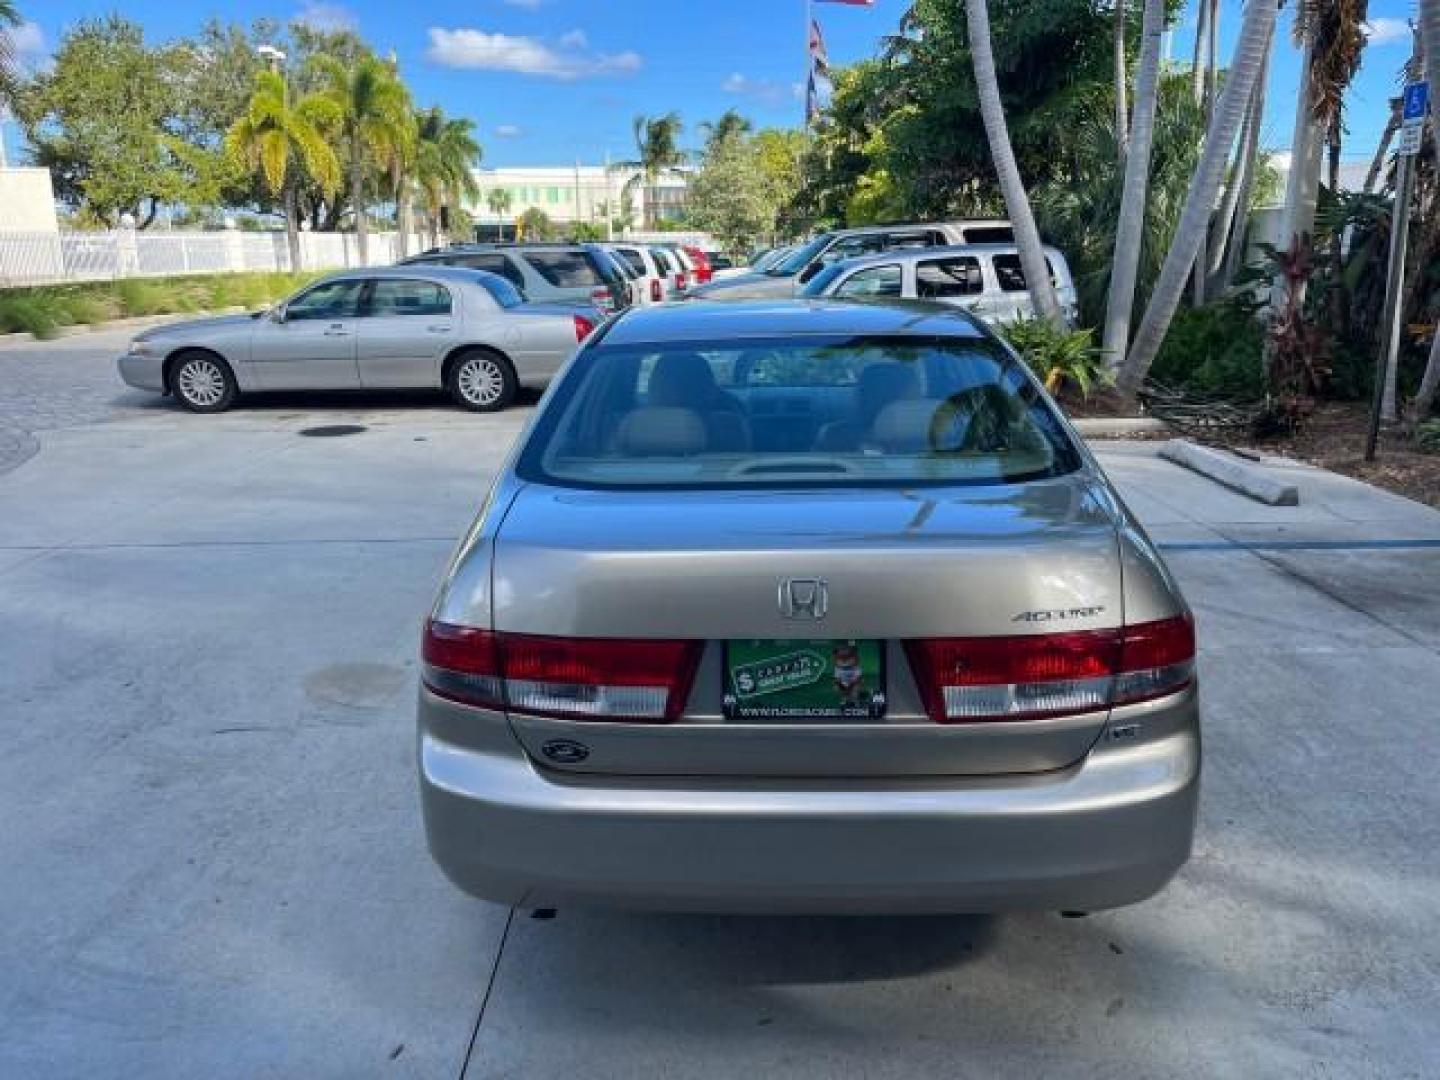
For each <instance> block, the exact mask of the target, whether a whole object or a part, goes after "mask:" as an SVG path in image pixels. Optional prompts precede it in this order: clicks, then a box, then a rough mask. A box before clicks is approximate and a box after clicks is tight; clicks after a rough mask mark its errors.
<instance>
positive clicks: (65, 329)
mask: <svg viewBox="0 0 1440 1080" xmlns="http://www.w3.org/2000/svg"><path fill="white" fill-rule="evenodd" d="M249 310H251V309H250V308H246V307H224V308H217V309H216V310H214V311H172V312H170V313H168V314H166V315H130V316H128V317H126V318H124V319H109V320H107V321H106V322H98V323H75V324H73V325H71V326H57V327H56V328H55V330H54V332H53V333H51V334H50V335H49V336H48V337H36V336H35V335H34V334H29V333H23V332H22V333H17V334H0V345H28V344H31V343H32V342H36V341H56V340H58V339H59V338H68V337H75V336H76V335H77V334H92V333H94V334H99V333H103V332H104V331H106V330H130V329H144V328H145V327H147V326H160V325H162V324H164V323H170V322H180V321H182V320H184V319H208V318H212V317H214V316H216V315H243V314H245V313H246V312H247V311H249Z"/></svg>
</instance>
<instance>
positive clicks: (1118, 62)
mask: <svg viewBox="0 0 1440 1080" xmlns="http://www.w3.org/2000/svg"><path fill="white" fill-rule="evenodd" d="M1129 38H1130V23H1129V14H1128V12H1127V11H1126V8H1125V0H1115V141H1116V142H1118V143H1119V144H1120V152H1121V154H1122V155H1123V154H1125V153H1128V152H1129V151H1128V147H1129V145H1130V105H1129V103H1128V102H1127V101H1126V100H1125V98H1126V90H1127V87H1128V85H1129V82H1130V65H1129V60H1128V58H1127V57H1126V50H1125V47H1126V44H1127V42H1128V41H1129Z"/></svg>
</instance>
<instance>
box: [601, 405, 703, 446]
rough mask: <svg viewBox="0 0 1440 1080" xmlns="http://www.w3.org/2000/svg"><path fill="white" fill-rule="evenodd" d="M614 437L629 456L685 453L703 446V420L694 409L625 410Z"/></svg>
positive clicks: (662, 406) (665, 407)
mask: <svg viewBox="0 0 1440 1080" xmlns="http://www.w3.org/2000/svg"><path fill="white" fill-rule="evenodd" d="M615 440H616V443H617V444H618V446H619V450H620V453H622V454H625V455H626V456H628V457H685V456H686V455H689V454H698V453H700V452H701V451H703V450H704V449H705V441H706V440H705V422H704V421H703V420H701V419H700V414H699V413H697V412H695V410H693V409H678V408H672V407H670V406H664V405H653V406H647V407H646V408H642V409H635V410H633V411H631V412H628V413H626V414H625V418H624V419H623V420H621V421H620V428H619V430H618V431H617V432H616V435H615Z"/></svg>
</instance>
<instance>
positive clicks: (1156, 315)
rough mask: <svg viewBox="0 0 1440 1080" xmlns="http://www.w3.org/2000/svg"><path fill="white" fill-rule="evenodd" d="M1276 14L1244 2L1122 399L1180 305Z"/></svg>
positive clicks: (1263, 3) (1129, 361)
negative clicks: (1232, 49) (1232, 52)
mask: <svg viewBox="0 0 1440 1080" xmlns="http://www.w3.org/2000/svg"><path fill="white" fill-rule="evenodd" d="M1277 10H1278V9H1277V6H1276V4H1275V3H1274V0H1249V3H1248V4H1247V5H1246V8H1245V16H1244V20H1243V22H1242V24H1241V27H1240V37H1239V40H1238V42H1237V43H1236V46H1235V57H1234V60H1233V61H1232V63H1231V65H1230V71H1229V75H1228V77H1227V78H1226V80H1225V87H1224V89H1223V90H1222V91H1221V93H1220V99H1219V101H1218V102H1217V104H1216V107H1215V110H1214V112H1213V114H1212V116H1211V118H1210V124H1209V128H1208V130H1207V131H1206V135H1205V146H1204V149H1203V150H1202V152H1201V156H1200V164H1199V167H1198V168H1197V169H1196V170H1195V176H1194V178H1193V179H1192V181H1191V183H1190V188H1189V191H1188V192H1187V193H1186V196H1185V207H1184V209H1183V210H1182V211H1181V214H1180V221H1179V223H1178V225H1177V226H1176V230H1175V238H1174V242H1173V243H1172V244H1171V246H1170V250H1169V252H1168V253H1167V254H1166V256H1165V262H1164V264H1163V265H1162V267H1161V269H1160V275H1159V277H1158V279H1157V280H1156V283H1155V288H1154V290H1153V291H1152V292H1151V294H1150V301H1149V303H1148V304H1147V305H1146V307H1145V314H1144V316H1143V317H1142V318H1141V320H1140V327H1139V329H1138V330H1137V331H1136V333H1135V339H1134V341H1133V342H1132V343H1131V347H1130V351H1129V353H1128V354H1127V355H1126V357H1125V362H1124V364H1123V365H1122V366H1121V368H1120V372H1119V375H1118V377H1117V379H1116V385H1117V387H1118V388H1119V390H1120V392H1121V394H1122V395H1124V396H1126V397H1134V395H1135V393H1136V392H1137V391H1138V390H1139V389H1140V385H1141V383H1143V382H1144V380H1145V375H1146V373H1147V372H1148V371H1149V370H1150V364H1151V363H1152V362H1153V361H1154V359H1155V353H1156V351H1157V350H1158V349H1159V347H1160V342H1161V341H1162V340H1163V339H1164V337H1165V331H1166V329H1167V328H1168V327H1169V325H1170V320H1171V318H1172V317H1173V316H1174V314H1175V308H1176V306H1177V305H1178V304H1179V302H1180V294H1181V292H1182V291H1183V290H1184V288H1185V281H1186V278H1188V277H1189V276H1190V269H1191V267H1192V266H1193V265H1194V262H1195V256H1196V254H1197V253H1198V252H1199V249H1200V243H1201V240H1203V239H1204V236H1205V231H1206V230H1207V229H1209V227H1210V212H1211V208H1212V207H1213V206H1214V205H1215V194H1216V192H1217V190H1218V189H1219V187H1220V181H1221V179H1222V177H1223V175H1224V172H1225V165H1226V162H1227V160H1228V158H1229V156H1230V146H1231V144H1232V143H1233V142H1234V139H1235V133H1236V131H1237V130H1238V128H1239V127H1240V119H1241V116H1242V114H1243V113H1244V112H1245V109H1246V107H1247V106H1248V104H1249V101H1250V94H1251V91H1252V90H1253V88H1254V85H1255V79H1256V76H1257V75H1258V74H1259V70H1260V66H1261V64H1262V63H1263V60H1264V55H1265V50H1266V49H1267V47H1268V46H1269V41H1270V32H1271V29H1272V28H1273V27H1274V25H1275V14H1276V11H1277Z"/></svg>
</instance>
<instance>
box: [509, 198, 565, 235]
mask: <svg viewBox="0 0 1440 1080" xmlns="http://www.w3.org/2000/svg"><path fill="white" fill-rule="evenodd" d="M555 232H556V230H555V223H554V222H553V221H551V220H550V215H549V214H547V213H545V211H544V210H541V209H540V208H539V207H538V206H532V207H530V209H528V210H526V211H525V212H524V213H522V214H521V215H520V216H519V217H518V218H516V219H515V239H517V240H553V239H555Z"/></svg>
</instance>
